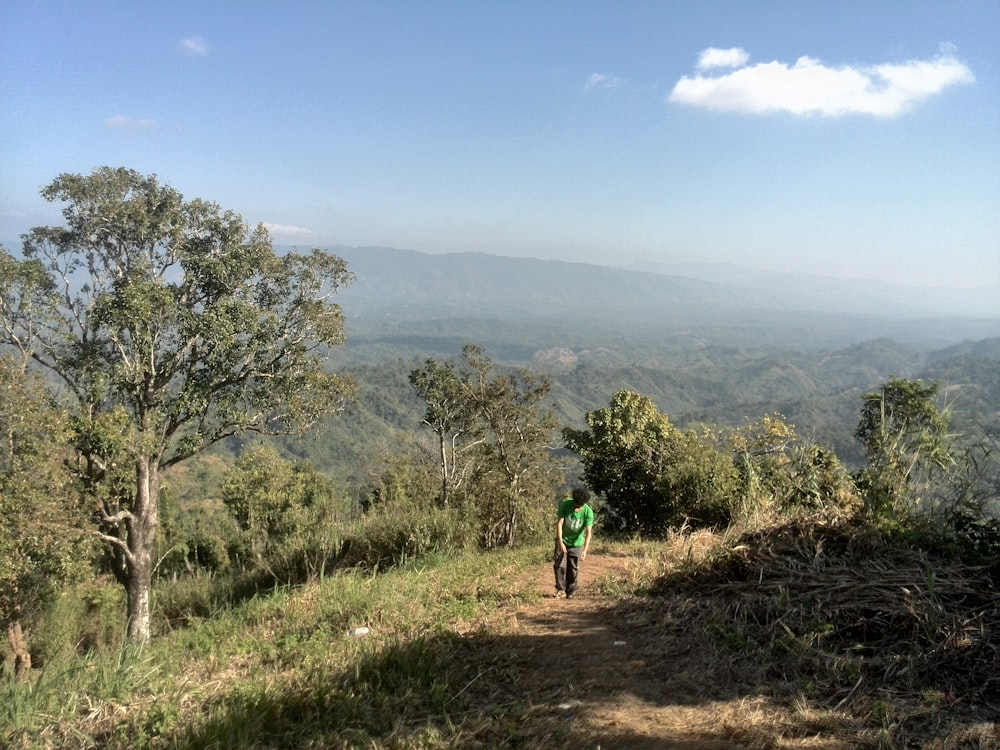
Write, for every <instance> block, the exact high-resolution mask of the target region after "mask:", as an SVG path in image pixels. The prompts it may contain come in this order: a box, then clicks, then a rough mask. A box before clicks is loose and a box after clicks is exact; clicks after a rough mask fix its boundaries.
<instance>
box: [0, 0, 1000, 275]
mask: <svg viewBox="0 0 1000 750" xmlns="http://www.w3.org/2000/svg"><path fill="white" fill-rule="evenodd" d="M998 39H1000V0H948V1H942V2H925V1H921V0H912V1H911V0H907V1H906V2H903V1H902V0H900V1H896V0H891V1H890V0H881V1H880V0H865V1H864V2H857V1H855V0H842V1H839V2H818V1H813V0H794V1H793V0H789V1H788V2H768V1H767V0H759V1H756V2H751V1H749V0H746V1H742V0H741V1H740V2H721V1H719V0H705V1H704V2H696V1H695V0H689V1H683V0H660V1H659V2H638V1H635V2H629V0H618V1H617V2H587V1H586V0H584V1H583V2H558V1H554V2H544V1H541V0H536V1H534V2H521V1H520V0H509V1H508V2H485V1H484V2H477V1H474V0H453V1H434V0H428V1H426V2H410V1H407V2H378V1H375V0H368V1H366V2H360V1H358V2H346V1H345V2H335V1H333V0H329V1H326V2H295V1H294V0H293V1H291V2H282V3H279V2H254V0H243V1H242V2H222V1H219V2H208V1H204V0H202V1H200V2H197V3H195V2H185V1H184V0H175V1H172V2H165V1H164V2H144V1H141V0H132V1H130V2H124V1H118V0H64V1H63V2H53V1H52V0H30V1H28V0H5V1H4V2H3V3H2V4H0V108H2V109H0V240H2V241H3V242H5V243H6V244H7V245H8V247H10V246H11V245H12V244H13V245H14V247H16V246H17V245H18V239H17V238H18V237H19V235H20V234H21V233H22V232H24V231H26V230H27V229H28V228H30V227H32V226H37V225H44V224H58V223H60V215H59V207H58V206H57V205H52V204H48V203H46V202H44V201H43V200H42V199H41V198H40V197H39V195H38V192H39V189H40V188H41V187H42V186H44V185H46V184H48V183H49V182H51V181H52V179H54V178H55V177H56V175H58V174H59V173H62V172H77V173H86V172H89V171H91V170H92V169H94V168H96V167H98V166H101V165H110V166H126V167H130V168H134V169H137V170H139V171H140V172H143V173H146V174H149V173H155V174H157V175H158V176H159V177H160V179H161V180H162V181H163V182H166V183H168V184H170V185H172V186H173V187H175V188H177V189H178V190H180V191H181V192H182V193H183V194H184V195H185V197H187V198H195V197H200V198H205V199H209V200H213V201H215V202H217V203H219V204H220V205H221V206H222V207H224V208H227V209H233V210H236V211H238V212H240V213H241V214H243V216H244V217H245V218H246V220H247V221H248V222H250V223H253V224H256V223H258V222H263V223H265V224H267V225H268V226H269V228H270V229H271V231H272V236H273V237H274V240H275V242H276V243H278V244H294V245H298V246H312V245H316V246H326V245H332V244H343V245H382V246H389V247H398V248H408V249H415V250H423V251H427V252H445V251H448V252H451V251H463V250H470V251H479V252H488V253H495V254H500V255H514V256H532V257H540V258H550V259H559V260H570V261H581V262H586V263H599V264H604V265H627V264H629V263H631V262H633V261H636V260H652V261H659V262H664V263H669V262H691V261H703V262H712V263H715V262H725V263H737V264H741V265H746V266H752V267H756V268H764V269H773V270H792V271H801V272H807V273H816V274H823V275H829V276H837V277H841V278H851V277H864V278H876V279H885V280H892V281H897V282H900V283H904V284H920V285H951V286H972V285H984V284H1000V46H998V43H997V40H998Z"/></svg>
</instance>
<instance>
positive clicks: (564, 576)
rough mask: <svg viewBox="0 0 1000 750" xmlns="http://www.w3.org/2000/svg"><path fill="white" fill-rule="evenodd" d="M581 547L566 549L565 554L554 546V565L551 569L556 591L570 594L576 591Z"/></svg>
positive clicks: (557, 546)
mask: <svg viewBox="0 0 1000 750" xmlns="http://www.w3.org/2000/svg"><path fill="white" fill-rule="evenodd" d="M581 552H583V547H567V548H566V554H565V555H564V554H563V553H562V550H561V549H559V545H558V544H557V545H556V552H555V563H554V564H553V566H552V569H553V570H554V571H555V573H556V591H565V592H566V593H567V594H572V593H573V592H574V591H576V579H577V578H578V577H579V575H580V553H581Z"/></svg>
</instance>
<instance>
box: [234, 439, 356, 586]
mask: <svg viewBox="0 0 1000 750" xmlns="http://www.w3.org/2000/svg"><path fill="white" fill-rule="evenodd" d="M222 502H223V503H224V504H225V506H226V508H227V509H228V511H229V513H230V514H231V515H232V517H233V519H234V520H235V522H236V524H237V526H238V527H239V529H240V531H241V532H242V552H241V553H238V556H240V557H241V558H242V559H243V560H244V567H247V566H248V564H249V565H253V566H256V567H259V568H261V569H264V570H267V571H269V572H271V573H272V574H273V575H274V577H275V578H276V579H277V580H295V581H301V580H309V579H311V578H314V577H316V576H320V575H322V574H323V572H324V570H325V568H326V566H327V565H328V564H330V563H331V562H332V561H333V560H334V559H335V558H336V556H337V554H338V553H339V549H340V545H341V543H342V540H341V535H340V532H339V531H338V530H337V526H338V525H339V524H342V523H344V522H345V521H347V520H348V513H347V510H346V508H345V507H344V506H343V504H342V503H340V502H338V500H337V498H336V495H335V492H334V488H333V485H332V484H331V483H330V481H329V480H328V479H326V478H325V477H324V476H323V475H321V474H320V473H319V472H317V471H316V469H315V468H314V467H312V466H311V465H310V464H308V463H305V462H292V461H288V460H286V459H283V458H281V456H279V455H278V452H277V450H276V449H275V448H274V447H273V446H269V445H264V444H261V445H258V446H255V447H253V448H251V449H250V450H248V451H247V452H246V453H244V454H243V455H242V456H240V458H239V459H237V460H236V463H235V464H233V466H232V467H231V468H230V470H229V471H228V472H227V474H226V477H225V481H224V483H223V487H222ZM279 571H280V572H279ZM303 576H304V577H303ZM288 577H291V578H290V579H289V578H288Z"/></svg>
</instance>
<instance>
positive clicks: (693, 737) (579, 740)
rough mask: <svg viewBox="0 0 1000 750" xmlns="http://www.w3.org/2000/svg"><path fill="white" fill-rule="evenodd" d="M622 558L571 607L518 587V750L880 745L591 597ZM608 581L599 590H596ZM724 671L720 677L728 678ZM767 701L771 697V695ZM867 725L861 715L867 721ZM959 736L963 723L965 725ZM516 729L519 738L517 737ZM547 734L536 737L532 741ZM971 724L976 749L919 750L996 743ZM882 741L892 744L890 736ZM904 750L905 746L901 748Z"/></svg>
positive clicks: (653, 618) (513, 640)
mask: <svg viewBox="0 0 1000 750" xmlns="http://www.w3.org/2000/svg"><path fill="white" fill-rule="evenodd" d="M632 564H634V563H633V562H632V561H631V560H630V558H628V557H626V556H617V555H615V554H613V553H606V554H600V553H597V554H591V555H590V556H588V557H587V559H586V560H585V561H584V562H583V563H582V565H581V575H580V588H579V589H578V591H577V593H576V595H575V596H574V597H573V598H572V599H562V598H556V596H555V589H554V583H553V575H552V569H551V566H549V565H546V566H540V567H539V569H538V571H537V577H535V579H534V580H532V581H528V582H527V584H526V585H533V586H537V587H538V591H539V592H540V593H541V595H542V596H541V599H540V600H538V601H536V602H534V603H532V604H529V605H525V606H523V607H521V608H520V609H518V611H517V612H516V614H515V615H514V616H513V619H512V621H511V626H510V631H509V636H508V638H507V639H506V646H507V647H508V649H509V650H508V652H507V653H508V659H506V660H505V661H506V662H507V664H506V667H507V668H506V670H505V671H504V674H503V675H500V676H498V679H500V680H506V681H507V682H508V690H509V692H510V694H511V696H512V697H515V696H516V697H517V699H519V700H520V701H521V705H525V704H527V705H528V706H529V711H531V712H532V717H531V720H530V721H527V722H526V724H527V725H528V726H530V727H531V729H530V732H531V733H532V734H533V735H535V736H533V737H531V738H528V737H525V738H524V746H525V747H530V748H542V747H544V748H549V747H552V748H564V747H565V748H573V750H577V749H578V748H587V749H588V750H594V749H595V748H596V749H597V750H602V749H603V750H612V749H614V750H630V749H634V750H654V748H655V749H657V750H680V749H684V750H693V749H694V748H705V749H707V750H713V749H715V748H718V749H719V750H722V749H723V748H729V749H731V748H820V749H822V750H840V749H844V750H846V749H847V748H858V747H889V746H892V744H891V740H890V744H888V745H887V744H884V743H885V741H886V735H885V734H883V735H882V737H881V742H880V741H879V737H878V732H873V731H872V729H871V726H872V724H871V722H870V721H869V722H868V723H867V726H866V724H865V722H863V721H862V720H860V719H858V718H855V717H852V716H851V715H850V714H849V713H847V712H846V709H841V707H840V706H838V705H835V704H830V703H829V702H827V703H823V702H819V703H817V704H816V705H815V706H809V705H805V704H804V703H803V701H802V699H801V698H800V697H798V695H797V693H795V692H791V691H789V692H788V693H786V694H782V686H781V684H780V681H779V680H776V681H775V684H769V685H760V684H749V685H746V684H741V683H740V675H739V670H738V669H737V668H736V667H735V666H734V665H732V664H730V665H727V664H726V663H725V660H724V659H722V660H720V658H719V653H718V651H717V650H714V649H712V648H711V646H710V645H708V641H709V640H710V639H707V638H702V637H699V634H697V633H691V632H688V631H689V630H690V628H686V627H685V624H684V622H683V618H681V617H674V618H671V617H664V616H663V614H662V612H660V613H653V612H651V610H650V607H649V605H648V604H645V605H644V604H641V603H638V602H636V603H633V606H630V605H629V603H628V602H622V600H621V599H620V598H618V597H613V596H608V595H605V594H603V593H602V589H604V588H606V586H600V585H596V584H598V582H601V581H602V579H609V580H611V581H613V580H614V579H615V578H624V576H626V574H627V572H628V568H629V566H630V565H632ZM605 583H607V581H605ZM727 670H728V671H727ZM775 696H777V697H775ZM869 718H870V717H869ZM966 729H968V725H966ZM526 731H527V730H526ZM540 731H541V732H544V733H546V735H547V736H545V737H539V736H538V732H540ZM996 732H997V727H996V725H995V724H989V726H986V725H983V724H980V725H979V728H978V729H976V730H975V734H976V736H977V738H979V739H978V741H975V740H974V741H972V742H969V741H968V740H970V739H972V738H971V737H968V736H963V737H958V736H956V735H954V734H952V733H950V732H946V735H947V736H944V737H941V736H939V737H938V738H937V739H934V740H932V741H929V742H927V743H926V744H925V743H921V744H920V745H917V746H919V747H924V748H938V749H943V748H951V747H986V746H987V745H981V744H979V742H981V741H983V740H986V741H989V739H990V737H995V739H996V740H997V744H996V745H990V746H989V747H990V748H991V750H992V749H993V748H994V747H1000V735H997V734H996ZM889 736H890V737H891V734H890V735H889ZM908 746H914V745H909V744H908Z"/></svg>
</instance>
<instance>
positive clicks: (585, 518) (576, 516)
mask: <svg viewBox="0 0 1000 750" xmlns="http://www.w3.org/2000/svg"><path fill="white" fill-rule="evenodd" d="M558 517H559V518H561V519H563V525H562V539H563V544H565V545H566V546H567V547H580V546H581V545H583V539H584V532H585V530H586V529H587V528H588V527H590V526H593V525H594V511H593V509H592V508H591V507H590V506H589V505H584V506H583V507H582V508H580V510H578V511H576V512H574V511H573V498H571V497H567V498H566V499H565V500H563V501H562V502H561V503H559V516H558Z"/></svg>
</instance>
